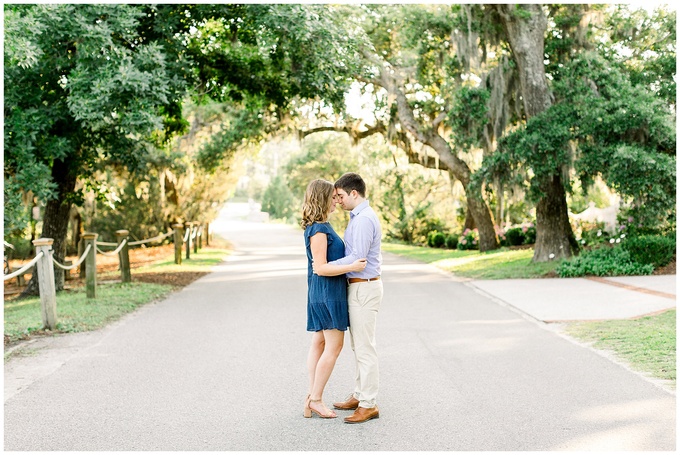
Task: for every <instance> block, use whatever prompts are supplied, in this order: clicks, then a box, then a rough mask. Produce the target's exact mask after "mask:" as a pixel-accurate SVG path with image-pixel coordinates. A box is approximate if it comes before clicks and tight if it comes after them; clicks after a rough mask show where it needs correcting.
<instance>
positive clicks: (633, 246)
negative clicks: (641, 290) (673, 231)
mask: <svg viewBox="0 0 680 455" xmlns="http://www.w3.org/2000/svg"><path fill="white" fill-rule="evenodd" d="M621 246H622V247H623V249H625V250H626V251H628V253H630V258H631V259H632V260H633V261H635V262H637V263H639V264H652V265H653V266H654V268H657V267H663V266H664V265H666V264H668V263H669V262H670V261H671V259H673V255H674V254H675V237H665V236H661V235H641V236H640V237H633V238H628V239H626V241H625V242H623V243H622V244H621Z"/></svg>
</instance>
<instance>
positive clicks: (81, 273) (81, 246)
mask: <svg viewBox="0 0 680 455" xmlns="http://www.w3.org/2000/svg"><path fill="white" fill-rule="evenodd" d="M83 251H85V240H83V237H82V236H81V237H80V240H78V257H81V256H82V255H83ZM86 268H87V265H86V264H85V261H83V262H81V263H80V266H79V267H78V269H79V271H78V276H80V278H85V269H86Z"/></svg>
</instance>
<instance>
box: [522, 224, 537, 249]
mask: <svg viewBox="0 0 680 455" xmlns="http://www.w3.org/2000/svg"><path fill="white" fill-rule="evenodd" d="M534 243H536V228H535V227H534V225H533V224H532V225H530V226H528V227H527V228H526V231H525V232H524V244H525V245H531V244H534Z"/></svg>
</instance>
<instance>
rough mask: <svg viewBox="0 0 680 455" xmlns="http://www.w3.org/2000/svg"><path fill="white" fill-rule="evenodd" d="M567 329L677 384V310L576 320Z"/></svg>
mask: <svg viewBox="0 0 680 455" xmlns="http://www.w3.org/2000/svg"><path fill="white" fill-rule="evenodd" d="M566 332H567V333H568V334H569V335H571V336H573V337H574V338H578V339H580V340H582V341H585V342H589V343H593V347H595V348H597V349H603V350H607V351H613V352H614V353H615V355H616V356H617V357H619V358H620V359H622V360H624V361H625V362H626V363H628V364H629V365H630V366H631V368H633V369H634V370H637V371H640V372H644V373H648V374H650V375H651V376H653V377H655V378H658V379H664V380H668V381H670V383H671V384H672V386H673V387H674V388H675V387H676V367H675V365H676V352H675V348H676V341H675V339H676V310H671V311H666V312H665V313H661V314H659V315H655V316H647V317H643V318H640V319H635V320H624V321H601V322H576V323H571V324H568V325H567V327H566Z"/></svg>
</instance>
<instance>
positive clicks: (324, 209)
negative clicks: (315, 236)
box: [300, 179, 334, 229]
mask: <svg viewBox="0 0 680 455" xmlns="http://www.w3.org/2000/svg"><path fill="white" fill-rule="evenodd" d="M333 190H334V186H333V184H332V183H331V182H329V181H328V180H323V179H316V180H312V181H311V182H309V185H307V191H306V192H305V202H304V203H303V204H302V221H300V226H302V229H306V228H307V226H311V225H312V224H313V223H315V222H318V223H325V222H326V221H328V214H329V209H330V206H331V201H332V200H333Z"/></svg>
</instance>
